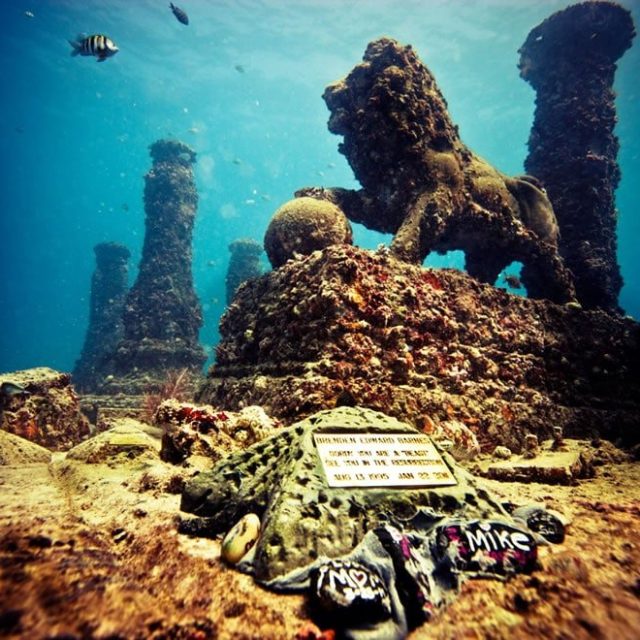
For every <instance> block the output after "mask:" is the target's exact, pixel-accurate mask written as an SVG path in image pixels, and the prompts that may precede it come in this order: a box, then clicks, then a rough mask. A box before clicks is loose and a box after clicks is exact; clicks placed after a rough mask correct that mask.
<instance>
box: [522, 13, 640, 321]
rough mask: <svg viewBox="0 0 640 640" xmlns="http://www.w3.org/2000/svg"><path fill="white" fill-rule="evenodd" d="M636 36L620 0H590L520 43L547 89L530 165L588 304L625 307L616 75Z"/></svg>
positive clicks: (526, 68)
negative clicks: (618, 224) (618, 229)
mask: <svg viewBox="0 0 640 640" xmlns="http://www.w3.org/2000/svg"><path fill="white" fill-rule="evenodd" d="M634 36H635V30H634V26H633V20H632V18H631V14H630V13H629V11H627V10H626V9H624V8H623V7H621V6H619V5H617V4H614V3H613V2H601V1H596V2H584V3H581V4H576V5H573V6H570V7H568V8H566V9H564V10H562V11H559V12H557V13H554V14H553V15H552V16H550V17H549V18H547V19H546V20H545V21H544V22H542V23H541V24H540V25H538V26H537V27H535V28H534V29H533V30H532V31H531V33H529V36H528V37H527V39H526V41H525V43H524V45H523V46H522V48H521V49H520V51H519V53H520V63H519V69H520V75H521V77H522V78H524V79H525V80H526V81H527V82H529V84H531V86H532V87H533V88H534V89H535V91H536V94H537V95H536V111H535V119H534V123H533V128H532V130H531V135H530V138H529V157H528V158H527V160H526V162H525V168H526V171H527V173H530V174H532V175H534V176H536V177H537V178H539V179H540V180H541V181H542V182H543V184H544V186H545V188H546V190H547V193H548V195H549V198H550V200H551V202H552V204H553V209H554V211H555V214H556V217H557V219H558V224H559V227H560V243H559V249H560V254H561V255H562V257H563V258H564V261H565V264H566V265H567V266H568V267H569V269H571V271H572V272H573V276H574V278H575V287H576V292H577V297H578V300H579V301H580V303H581V304H582V305H583V307H585V308H588V309H593V308H601V309H605V310H607V311H614V312H619V311H620V308H619V306H618V295H619V293H620V289H621V287H622V277H621V276H620V269H619V266H618V262H617V256H616V251H617V238H616V209H615V190H616V187H617V186H618V182H619V180H620V169H619V167H618V163H617V153H618V139H617V137H616V136H615V135H614V127H615V124H616V110H615V103H614V99H615V93H614V91H613V80H614V74H615V71H616V61H617V60H618V59H619V58H620V57H621V56H622V54H623V53H624V52H625V51H626V50H627V49H628V48H629V47H630V46H631V42H632V40H633V37H634Z"/></svg>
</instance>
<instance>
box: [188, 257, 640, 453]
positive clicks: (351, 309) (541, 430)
mask: <svg viewBox="0 0 640 640" xmlns="http://www.w3.org/2000/svg"><path fill="white" fill-rule="evenodd" d="M220 332H221V336H222V339H221V342H220V344H219V346H218V350H217V361H216V363H215V364H214V366H213V367H212V368H211V370H210V373H209V377H208V379H207V381H206V383H205V384H204V385H203V387H202V388H201V390H200V392H199V397H198V400H199V401H201V402H207V403H210V404H213V405H214V406H220V407H225V408H226V409H229V410H234V409H237V408H239V407H242V406H246V405H252V404H256V405H260V406H262V407H263V408H264V410H265V411H266V412H267V414H268V415H270V416H275V417H278V418H279V419H280V420H282V421H283V422H284V423H286V424H290V423H292V422H294V421H296V420H298V419H300V418H301V417H305V416H308V415H311V414H313V413H314V412H316V411H318V410H321V409H328V408H333V407H336V406H361V407H369V408H372V409H376V410H379V411H383V412H384V413H386V414H388V415H392V416H394V417H396V418H398V419H401V420H405V421H408V422H410V423H412V424H413V425H415V426H416V427H417V428H419V429H420V430H423V431H425V432H427V433H431V432H433V431H434V430H436V429H438V428H439V427H444V428H446V427H447V425H448V424H449V423H451V422H452V421H456V422H459V423H463V424H464V425H466V426H467V427H468V428H469V429H471V430H472V431H473V432H474V433H475V434H476V435H477V437H478V440H479V442H480V444H481V445H482V446H483V447H484V448H485V449H489V450H492V449H493V447H495V446H496V445H497V444H505V445H507V446H508V447H509V448H511V449H512V450H514V451H519V450H521V449H522V447H523V444H524V441H525V438H526V435H527V434H528V433H534V434H537V435H538V437H539V438H551V437H552V436H553V430H554V427H560V428H561V429H562V430H563V431H564V434H565V435H566V436H568V437H592V436H597V435H600V436H603V437H608V438H610V439H612V440H616V439H618V438H621V439H623V440H624V441H626V442H628V443H629V442H637V441H638V440H640V401H639V398H640V325H638V324H637V323H636V322H634V321H633V320H631V319H624V318H621V317H617V316H610V315H609V314H606V313H604V312H602V311H591V312H587V311H582V310H580V309H579V308H577V307H576V305H556V304H552V303H549V302H548V301H545V300H532V299H528V298H523V297H520V296H514V295H511V294H509V293H507V292H506V291H504V290H502V289H497V288H495V287H492V286H490V285H487V284H482V283H480V282H478V281H477V280H475V279H474V278H472V277H470V276H469V275H467V274H465V273H461V272H459V271H456V270H450V269H440V270H432V269H424V268H421V267H419V266H418V265H411V264H408V263H406V262H405V261H401V260H398V259H397V258H395V257H394V256H393V255H392V254H391V253H390V252H389V251H388V250H382V251H378V252H370V251H366V250H364V249H359V248H357V247H352V246H349V245H334V246H332V247H328V248H327V249H324V250H322V251H316V252H314V253H313V254H311V255H309V256H304V257H300V258H298V259H295V260H290V261H289V262H287V263H286V264H285V265H284V266H282V267H280V268H279V269H276V270H274V271H272V272H270V273H268V274H266V275H264V276H262V277H261V278H258V279H256V280H253V281H251V282H249V283H247V284H246V285H245V286H244V287H242V289H241V290H240V291H239V292H238V294H237V295H236V297H235V298H234V300H233V302H232V304H231V305H230V307H229V308H228V310H227V311H226V313H225V315H224V316H223V319H222V322H221V325H220Z"/></svg>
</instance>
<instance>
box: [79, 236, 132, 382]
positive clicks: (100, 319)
mask: <svg viewBox="0 0 640 640" xmlns="http://www.w3.org/2000/svg"><path fill="white" fill-rule="evenodd" d="M93 250H94V252H95V254H96V269H95V271H94V273H93V276H92V278H91V303H90V304H91V308H90V311H89V326H88V328H87V334H86V336H85V340H84V346H83V348H82V353H81V354H80V358H79V359H78V361H77V362H76V366H75V368H74V370H73V383H74V385H75V386H76V388H77V389H79V390H81V391H84V392H86V391H96V390H97V388H98V386H99V385H100V383H101V382H102V381H103V380H104V378H105V377H106V376H107V375H109V374H110V373H112V368H113V355H114V353H115V350H116V346H117V345H118V342H119V341H120V340H121V339H122V337H123V335H124V330H123V324H122V311H123V309H124V301H125V297H126V295H127V273H128V269H129V257H130V256H131V254H130V253H129V249H127V248H126V247H125V246H124V245H121V244H118V243H116V242H101V243H100V244H97V245H96V246H95V247H94V249H93Z"/></svg>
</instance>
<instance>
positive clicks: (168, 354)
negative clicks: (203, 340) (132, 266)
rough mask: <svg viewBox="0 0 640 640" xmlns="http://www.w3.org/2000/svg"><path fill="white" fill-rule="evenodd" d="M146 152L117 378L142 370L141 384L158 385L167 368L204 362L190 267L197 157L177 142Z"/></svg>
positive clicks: (195, 366) (117, 355) (192, 367)
mask: <svg viewBox="0 0 640 640" xmlns="http://www.w3.org/2000/svg"><path fill="white" fill-rule="evenodd" d="M150 152H151V157H152V159H153V166H152V168H151V170H150V171H149V173H148V174H147V175H146V176H145V191H144V202H145V211H146V221H145V224H146V232H145V239H144V246H143V249H142V259H141V261H140V269H139V273H138V278H137V280H136V282H135V284H134V285H133V287H132V289H131V291H130V292H129V294H128V296H127V300H126V305H125V310H124V316H123V320H124V338H123V340H122V341H121V342H120V343H119V345H118V347H117V350H116V353H115V374H116V377H125V376H126V377H129V378H132V379H135V378H137V377H140V376H144V375H146V377H147V381H146V382H145V383H144V385H141V386H145V387H148V386H149V382H148V379H149V378H150V379H151V380H152V381H153V382H156V384H162V381H163V380H164V377H165V374H166V372H167V371H168V370H170V369H182V368H187V369H189V370H190V371H192V372H199V371H200V369H201V367H202V365H203V364H204V361H205V359H206V355H205V353H204V350H203V349H202V347H201V346H200V345H199V343H198V331H199V329H200V326H201V325H202V311H201V308H200V303H199V301H198V298H197V297H196V294H195V291H194V289H193V277H192V272H191V257H192V250H191V237H192V233H193V225H194V219H195V214H196V205H197V201H198V195H197V192H196V187H195V181H194V176H193V166H192V165H193V163H194V162H195V159H196V154H195V152H194V151H193V150H192V149H191V148H190V147H188V146H187V145H186V144H184V143H182V142H179V141H176V140H159V141H158V142H155V143H154V144H152V145H151V147H150ZM143 390H146V389H143Z"/></svg>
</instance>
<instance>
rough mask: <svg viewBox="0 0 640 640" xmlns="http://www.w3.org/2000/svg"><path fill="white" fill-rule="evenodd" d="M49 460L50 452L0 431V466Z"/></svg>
mask: <svg viewBox="0 0 640 640" xmlns="http://www.w3.org/2000/svg"><path fill="white" fill-rule="evenodd" d="M50 460H51V451H49V450H48V449H45V448H44V447H41V446H40V445H37V444H34V443H33V442H29V440H25V439H24V438H21V437H19V436H16V435H14V434H13V433H8V432H7V431H3V430H2V429H0V465H21V464H32V463H37V462H44V463H45V464H46V463H48V462H49V461H50Z"/></svg>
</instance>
